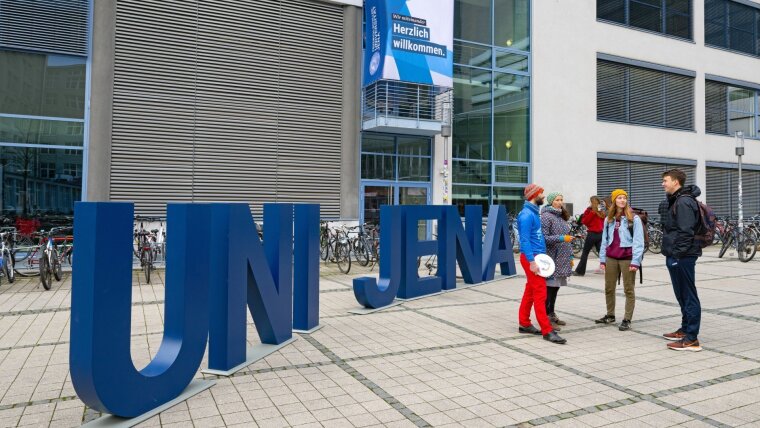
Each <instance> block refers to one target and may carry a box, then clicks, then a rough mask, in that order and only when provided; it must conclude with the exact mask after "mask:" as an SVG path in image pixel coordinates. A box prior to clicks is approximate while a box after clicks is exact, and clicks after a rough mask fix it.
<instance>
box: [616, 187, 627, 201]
mask: <svg viewBox="0 0 760 428" xmlns="http://www.w3.org/2000/svg"><path fill="white" fill-rule="evenodd" d="M620 195H625V197H626V198H628V192H626V191H625V190H623V189H615V190H613V191H612V203H613V204H614V203H615V199H617V197H618V196H620Z"/></svg>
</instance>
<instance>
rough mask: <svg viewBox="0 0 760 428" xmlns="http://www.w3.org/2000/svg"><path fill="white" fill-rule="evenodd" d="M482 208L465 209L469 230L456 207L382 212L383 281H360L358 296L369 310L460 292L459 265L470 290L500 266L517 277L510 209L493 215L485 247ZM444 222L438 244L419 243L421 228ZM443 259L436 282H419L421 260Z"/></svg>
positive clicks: (499, 207)
mask: <svg viewBox="0 0 760 428" xmlns="http://www.w3.org/2000/svg"><path fill="white" fill-rule="evenodd" d="M482 212H483V210H482V208H481V207H480V206H468V207H465V223H466V229H465V228H463V227H462V222H461V219H460V218H459V212H458V211H457V209H456V207H454V206H451V205H446V206H409V205H407V206H385V205H384V206H381V207H380V243H381V244H382V245H381V247H380V254H381V255H382V257H381V258H380V280H379V281H376V280H375V278H372V277H363V278H357V279H354V295H355V296H356V300H357V301H358V302H359V303H360V304H361V305H362V306H364V307H366V308H371V309H378V308H382V307H384V306H388V305H390V304H391V303H392V302H393V299H394V298H395V297H400V298H407V299H408V298H414V297H420V296H425V295H429V294H433V293H436V292H439V291H441V290H442V289H443V290H451V289H454V288H456V266H457V265H456V263H457V262H458V263H459V268H460V270H461V272H462V276H463V277H464V281H465V282H466V283H468V284H478V283H480V282H483V281H486V280H492V279H494V274H495V271H496V265H497V264H498V265H499V266H500V267H501V273H502V275H515V274H516V270H515V260H514V254H513V253H512V241H511V240H510V237H509V224H508V222H507V212H506V208H505V207H504V206H502V205H493V206H491V209H490V211H489V213H488V225H487V228H486V237H485V241H483V239H482V238H481V236H482V231H481V222H482ZM423 220H437V221H438V240H437V242H436V241H428V240H423V241H419V240H418V233H419V228H418V224H419V222H420V221H423ZM428 254H437V255H438V271H437V272H436V276H435V277H427V278H419V275H418V270H417V269H418V266H417V258H418V257H420V256H425V255H428Z"/></svg>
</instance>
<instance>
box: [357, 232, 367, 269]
mask: <svg viewBox="0 0 760 428" xmlns="http://www.w3.org/2000/svg"><path fill="white" fill-rule="evenodd" d="M354 256H355V257H356V262H357V263H359V265H360V266H367V265H368V264H369V259H370V254H369V248H368V245H367V242H366V241H365V239H364V238H358V239H356V240H354Z"/></svg>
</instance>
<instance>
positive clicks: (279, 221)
mask: <svg viewBox="0 0 760 428" xmlns="http://www.w3.org/2000/svg"><path fill="white" fill-rule="evenodd" d="M318 209H319V208H318V207H317V210H318ZM212 213H213V214H212V218H213V229H212V233H211V236H212V243H213V246H212V248H211V250H212V253H222V254H224V257H221V256H219V255H217V254H215V255H214V257H213V258H212V272H213V275H212V278H213V279H212V283H211V304H212V306H211V315H212V322H211V326H210V330H209V368H210V369H213V370H222V371H225V370H230V369H232V368H233V367H235V366H237V365H239V364H242V363H243V362H245V361H246V348H247V346H246V316H245V305H246V303H245V302H246V301H247V302H248V310H249V311H250V313H251V316H252V317H253V320H254V322H255V324H256V330H257V331H258V333H259V338H260V339H261V342H262V343H266V344H271V345H277V344H280V343H283V342H285V341H287V340H288V339H290V338H291V337H292V336H293V331H292V330H293V323H292V319H293V303H292V302H293V300H292V298H293V294H292V280H291V278H292V273H291V268H292V266H293V259H292V254H293V253H292V248H293V247H292V242H293V205H291V204H264V224H265V225H266V229H265V233H266V238H265V239H264V244H263V245H262V243H261V241H260V240H259V237H258V235H257V234H256V226H255V224H254V222H253V218H252V217H251V213H250V209H249V207H248V205H247V204H215V205H214V207H213V208H212ZM316 227H317V228H318V227H319V226H318V224H317V226H316ZM316 257H319V256H318V251H317V255H316ZM312 258H314V256H312Z"/></svg>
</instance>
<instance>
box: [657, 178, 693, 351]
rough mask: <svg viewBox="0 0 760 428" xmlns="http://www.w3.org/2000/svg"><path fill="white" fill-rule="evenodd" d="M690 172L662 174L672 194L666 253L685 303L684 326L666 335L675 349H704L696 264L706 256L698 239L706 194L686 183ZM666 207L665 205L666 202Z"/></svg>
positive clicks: (667, 215) (664, 242) (675, 286)
mask: <svg viewBox="0 0 760 428" xmlns="http://www.w3.org/2000/svg"><path fill="white" fill-rule="evenodd" d="M685 182H686V174H685V173H684V172H683V171H681V170H679V169H672V170H670V171H666V172H665V173H663V174H662V187H663V189H665V193H667V196H668V199H667V201H668V205H667V211H665V212H664V213H663V212H661V213H660V214H661V215H663V214H664V215H663V217H662V220H663V221H664V223H665V232H664V235H663V237H662V254H664V255H665V256H666V259H665V263H666V265H667V267H668V272H670V279H671V281H672V282H673V292H674V293H675V295H676V300H678V304H679V305H680V306H681V327H680V328H679V329H678V330H676V331H674V332H672V333H666V334H664V335H663V337H664V338H666V339H668V340H672V341H673V342H671V343H668V348H670V349H672V350H675V351H701V350H702V347H701V346H700V345H699V340H698V338H697V336H698V335H699V324H700V320H701V318H702V307H701V306H700V303H699V296H698V295H697V286H696V280H695V276H694V267H695V265H696V263H697V258H698V257H700V256H701V255H702V247H700V245H699V243H698V242H697V241H695V240H694V235H695V233H696V231H697V228H698V227H699V224H700V222H701V219H700V212H699V205H698V204H697V199H696V198H697V197H698V196H699V195H701V194H702V191H701V190H699V187H697V186H685V187H684V183H685ZM663 208H664V204H663Z"/></svg>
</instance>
